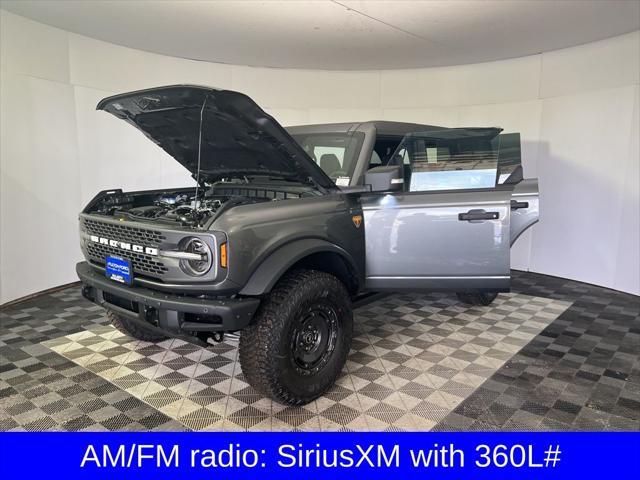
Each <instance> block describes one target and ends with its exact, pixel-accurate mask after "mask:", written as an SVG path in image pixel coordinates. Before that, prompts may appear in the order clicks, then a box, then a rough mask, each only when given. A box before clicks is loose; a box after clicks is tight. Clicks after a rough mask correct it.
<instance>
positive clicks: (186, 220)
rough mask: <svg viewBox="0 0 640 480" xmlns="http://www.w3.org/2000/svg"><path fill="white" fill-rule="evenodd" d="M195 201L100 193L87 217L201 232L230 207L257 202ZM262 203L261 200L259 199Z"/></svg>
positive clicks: (183, 195)
mask: <svg viewBox="0 0 640 480" xmlns="http://www.w3.org/2000/svg"><path fill="white" fill-rule="evenodd" d="M199 197H200V198H199V199H198V200H197V201H196V198H195V194H194V192H193V190H191V191H188V192H186V191H177V192H169V193H167V192H162V193H158V194H153V193H152V192H142V193H140V194H133V193H131V194H126V193H122V192H121V191H119V190H117V191H113V192H103V196H102V197H101V198H100V197H99V198H97V199H95V200H94V201H93V202H92V204H90V205H89V207H88V208H87V210H88V212H87V213H92V214H99V215H105V216H110V217H115V218H121V219H126V220H133V221H149V222H160V223H168V224H178V225H180V226H181V227H189V228H203V227H204V226H205V225H207V224H208V223H210V222H211V221H213V219H215V217H216V216H217V215H219V214H220V213H221V212H222V211H223V210H226V209H227V208H230V207H232V206H236V205H241V204H245V203H252V202H255V201H258V200H256V199H251V198H247V197H243V196H223V195H211V194H210V193H204V194H200V195H199ZM261 200H262V201H264V199H261Z"/></svg>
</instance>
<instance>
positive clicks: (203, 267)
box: [180, 237, 213, 277]
mask: <svg viewBox="0 0 640 480" xmlns="http://www.w3.org/2000/svg"><path fill="white" fill-rule="evenodd" d="M182 251H183V252H186V253H191V254H194V255H199V256H200V258H199V259H193V260H180V268H181V269H182V271H183V272H185V273H188V274H189V275H193V276H194V277H200V276H202V275H204V274H205V273H207V272H208V271H209V270H210V269H211V265H213V255H212V254H211V249H210V248H209V245H207V244H206V243H205V242H203V241H202V240H200V239H199V238H196V237H191V238H187V239H186V241H185V242H184V244H183V246H182Z"/></svg>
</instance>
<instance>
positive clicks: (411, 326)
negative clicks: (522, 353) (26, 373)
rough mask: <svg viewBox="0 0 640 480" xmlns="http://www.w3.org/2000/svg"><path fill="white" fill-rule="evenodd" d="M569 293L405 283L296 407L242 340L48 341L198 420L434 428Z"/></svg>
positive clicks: (183, 418)
mask: <svg viewBox="0 0 640 480" xmlns="http://www.w3.org/2000/svg"><path fill="white" fill-rule="evenodd" d="M568 306H569V304H568V303H567V302H563V301H559V300H551V299H546V298H541V297H530V296H526V295H520V294H505V295H500V296H499V297H498V299H497V300H496V301H495V302H494V304H493V305H492V306H491V307H469V306H466V305H463V304H461V303H459V302H458V301H457V299H455V297H452V296H446V295H438V294H433V295H420V294H413V295H397V296H395V297H389V298H385V299H383V300H378V301H375V302H373V303H371V304H370V305H368V306H367V307H365V308H362V309H358V310H356V322H355V325H356V327H355V339H354V344H353V350H352V352H351V355H350V356H349V359H348V362H347V366H346V369H345V374H344V375H343V376H342V377H341V378H340V379H339V380H338V382H337V384H336V386H335V387H334V388H333V389H332V390H331V391H330V392H329V393H328V394H327V395H325V396H324V397H322V398H321V399H319V400H317V401H316V402H313V403H312V404H310V405H306V406H304V407H299V408H290V407H283V406H281V405H278V404H277V403H275V402H272V401H271V400H268V399H265V398H263V397H262V396H261V395H260V394H258V393H257V392H256V391H254V390H253V389H252V388H251V387H250V386H249V385H248V384H247V383H246V382H245V380H244V377H243V375H242V371H241V369H240V366H239V364H238V362H237V357H238V351H237V342H236V341H233V340H227V341H225V342H224V343H221V344H219V345H216V346H212V347H211V348H201V347H198V346H196V345H193V344H190V343H186V342H184V341H182V340H176V339H172V340H166V341H164V342H160V343H157V344H151V343H146V342H141V341H137V340H133V339H131V338H130V337H127V336H125V335H123V334H121V333H120V332H118V331H117V330H115V329H114V328H112V327H111V326H94V327H91V328H89V329H87V330H84V331H81V332H78V333H74V334H71V335H67V336H63V337H59V338H56V339H53V340H49V341H46V342H44V343H43V345H44V346H46V347H48V348H50V349H51V350H53V351H54V352H56V353H58V354H60V355H62V356H63V357H65V358H67V359H69V360H71V361H73V362H74V363H76V364H78V365H80V366H82V367H84V368H85V369H87V370H88V371H90V372H93V373H95V374H96V375H98V376H100V377H102V378H103V379H105V380H107V381H109V382H111V383H113V384H114V385H115V386H117V387H118V388H120V389H121V390H123V391H125V392H127V393H128V394H130V395H131V396H132V397H134V398H136V399H139V400H142V401H143V402H145V403H147V404H148V405H151V406H152V407H154V408H156V409H157V410H159V411H160V412H161V413H163V414H165V415H166V416H168V417H170V418H173V419H175V420H177V421H178V422H180V423H182V424H183V425H184V426H186V427H188V428H189V429H193V430H356V431H364V430H429V429H431V428H433V426H434V425H436V423H438V422H439V421H440V420H442V419H444V418H445V417H446V416H447V414H449V413H450V412H451V411H452V410H454V409H455V408H456V407H457V406H458V405H459V404H460V403H461V402H462V401H463V400H464V399H465V398H466V397H468V396H469V395H470V394H471V393H472V392H473V391H474V390H475V389H477V388H478V387H479V386H480V385H481V384H482V383H483V382H484V381H486V380H487V379H488V378H489V377H491V376H492V375H493V374H494V373H495V371H496V370H497V369H499V368H500V367H501V366H502V365H503V364H504V363H505V362H506V361H507V360H509V359H510V358H511V357H512V356H513V355H514V354H515V353H516V352H517V351H518V350H520V349H521V348H522V347H523V346H524V345H526V344H527V343H528V342H529V341H530V340H531V339H533V338H534V337H535V336H536V335H537V334H538V333H539V332H540V331H542V330H543V329H544V328H545V327H547V326H548V325H549V324H550V323H551V322H552V321H553V320H555V319H556V318H557V317H558V316H559V315H560V314H562V313H563V312H564V311H565V310H566V309H567V308H568Z"/></svg>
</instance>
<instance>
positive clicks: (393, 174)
mask: <svg viewBox="0 0 640 480" xmlns="http://www.w3.org/2000/svg"><path fill="white" fill-rule="evenodd" d="M402 173H403V172H402V165H386V166H384V167H375V168H372V169H371V170H368V171H367V172H366V173H365V174H364V184H365V185H370V186H371V191H372V192H397V191H400V190H402V186H403V185H404V178H403V174H402Z"/></svg>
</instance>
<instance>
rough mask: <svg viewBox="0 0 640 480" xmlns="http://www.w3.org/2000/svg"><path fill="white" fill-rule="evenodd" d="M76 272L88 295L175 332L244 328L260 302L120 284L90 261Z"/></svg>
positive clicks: (84, 293) (165, 331) (124, 313)
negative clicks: (107, 276) (212, 297)
mask: <svg viewBox="0 0 640 480" xmlns="http://www.w3.org/2000/svg"><path fill="white" fill-rule="evenodd" d="M76 272H77V274H78V277H80V280H81V281H82V294H83V296H84V297H85V298H87V299H88V300H91V301H92V302H94V303H96V304H98V305H101V306H103V307H104V308H106V309H109V310H113V311H114V312H116V313H118V314H120V315H125V316H127V317H128V318H131V319H132V320H136V321H141V322H145V324H147V325H149V326H151V327H154V328H157V329H159V330H162V331H163V332H164V333H166V334H169V335H172V336H183V335H187V336H196V335H198V334H205V335H206V333H207V332H229V331H235V330H241V329H243V328H244V327H246V326H247V325H249V323H250V322H251V319H252V318H253V315H254V314H255V312H256V310H257V309H258V306H259V304H260V300H259V299H257V298H224V299H215V300H213V299H205V298H196V297H189V296H184V295H169V294H166V293H164V292H158V291H155V290H150V289H147V288H142V287H138V286H133V287H130V286H127V285H120V284H118V283H115V282H114V281H112V280H109V279H108V278H106V277H105V276H104V275H103V274H101V273H100V272H98V271H97V270H96V269H94V268H93V267H92V266H91V265H89V264H88V263H87V262H80V263H78V264H77V265H76Z"/></svg>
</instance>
